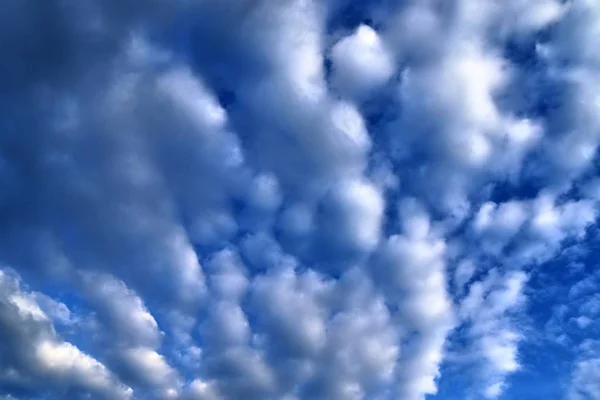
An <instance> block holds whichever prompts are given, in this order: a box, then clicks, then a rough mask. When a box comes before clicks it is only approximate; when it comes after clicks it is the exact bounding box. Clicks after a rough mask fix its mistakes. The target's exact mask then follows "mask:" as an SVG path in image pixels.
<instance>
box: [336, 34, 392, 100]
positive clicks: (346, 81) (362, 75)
mask: <svg viewBox="0 0 600 400" xmlns="http://www.w3.org/2000/svg"><path fill="white" fill-rule="evenodd" d="M331 61H332V63H333V65H332V68H333V74H334V75H333V78H332V83H333V85H334V87H335V88H336V90H337V91H339V92H340V93H342V94H343V95H344V96H347V97H349V98H351V99H357V100H363V99H365V97H366V96H369V95H370V94H371V93H372V91H373V90H377V89H381V88H382V87H383V86H384V85H385V84H386V82H387V81H388V80H389V79H390V78H391V77H392V75H393V74H394V72H395V65H394V60H393V59H392V57H391V55H390V53H389V51H388V50H387V49H386V48H385V43H384V42H383V41H382V40H381V38H380V37H379V35H378V33H377V32H376V31H375V30H374V29H373V28H372V27H370V26H368V25H360V26H359V27H358V28H356V30H355V31H354V32H353V33H352V34H351V35H349V36H346V37H344V38H342V39H341V40H340V41H338V42H337V43H336V44H335V45H334V46H333V47H332V49H331Z"/></svg>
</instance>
